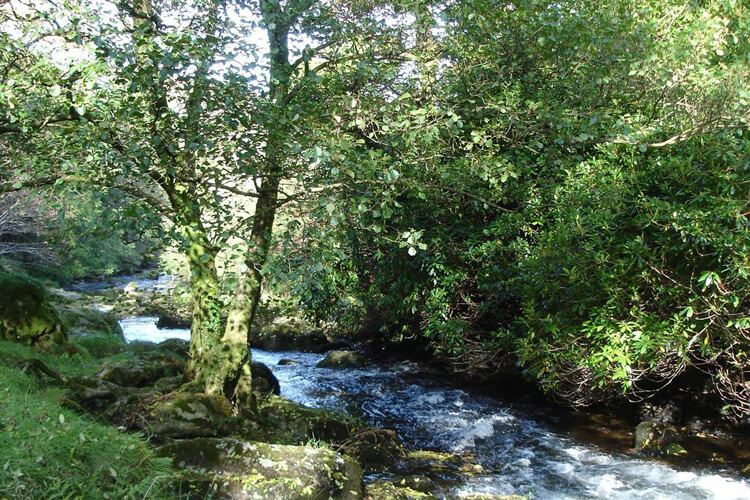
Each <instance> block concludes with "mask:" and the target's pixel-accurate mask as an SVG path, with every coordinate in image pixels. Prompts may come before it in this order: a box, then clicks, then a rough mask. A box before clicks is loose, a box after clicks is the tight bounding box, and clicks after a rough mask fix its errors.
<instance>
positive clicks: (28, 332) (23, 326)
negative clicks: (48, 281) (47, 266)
mask: <svg viewBox="0 0 750 500" xmlns="http://www.w3.org/2000/svg"><path fill="white" fill-rule="evenodd" d="M0 291H1V292H0V339H4V340H11V341H14V342H20V343H23V344H26V345H35V346H38V347H43V348H48V349H49V348H52V347H54V346H55V345H59V344H64V343H65V342H66V341H67V339H68V330H67V328H66V327H65V324H64V323H63V320H62V318H61V317H60V314H59V312H58V311H57V309H56V308H55V307H54V306H53V305H52V303H51V302H50V301H49V297H48V295H47V293H46V291H45V289H44V287H43V286H42V284H41V283H39V282H38V281H36V280H34V279H31V278H28V277H26V276H22V275H20V274H13V273H9V272H5V271H0Z"/></svg>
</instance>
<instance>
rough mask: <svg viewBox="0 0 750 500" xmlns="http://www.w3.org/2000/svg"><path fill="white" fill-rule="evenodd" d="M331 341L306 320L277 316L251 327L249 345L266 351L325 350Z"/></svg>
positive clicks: (328, 349)
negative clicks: (267, 321)
mask: <svg viewBox="0 0 750 500" xmlns="http://www.w3.org/2000/svg"><path fill="white" fill-rule="evenodd" d="M333 345H334V344H333V342H332V341H331V339H329V338H328V337H327V336H326V335H324V334H323V333H322V332H320V331H317V330H315V328H314V327H313V326H312V325H310V324H308V323H307V322H305V321H303V320H300V319H298V318H293V317H286V316H282V317H278V318H275V319H274V320H273V321H271V322H269V323H266V324H262V325H260V326H259V327H257V328H253V330H252V331H251V333H250V346H251V347H255V348H258V349H264V350H266V351H294V350H297V351H302V352H318V353H322V352H327V351H330V350H331V349H333Z"/></svg>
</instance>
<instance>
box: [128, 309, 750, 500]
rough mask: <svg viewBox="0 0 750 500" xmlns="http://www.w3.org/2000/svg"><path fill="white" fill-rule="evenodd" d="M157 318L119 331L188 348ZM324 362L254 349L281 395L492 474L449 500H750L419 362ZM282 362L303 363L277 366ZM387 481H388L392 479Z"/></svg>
mask: <svg viewBox="0 0 750 500" xmlns="http://www.w3.org/2000/svg"><path fill="white" fill-rule="evenodd" d="M155 320H156V318H133V319H126V320H123V321H122V322H121V324H122V327H123V331H124V333H125V336H126V339H127V340H128V341H133V340H146V341H154V342H159V341H161V340H165V339H167V338H181V339H186V340H187V339H188V338H189V332H188V330H180V329H174V330H168V329H163V330H159V329H157V328H156V325H155ZM322 357H323V356H322V355H319V354H308V353H302V352H296V351H292V352H266V351H262V350H254V351H253V358H254V360H256V361H261V362H263V363H265V364H267V365H268V366H269V367H271V368H272V370H273V372H274V374H275V375H276V376H277V377H278V379H279V382H280V384H281V394H282V396H285V397H287V398H289V399H292V400H294V401H297V402H299V403H303V404H305V405H308V406H312V407H316V408H327V409H331V410H341V411H345V412H349V413H352V414H356V415H360V416H362V417H364V418H365V419H366V420H368V421H369V422H370V423H372V424H376V425H378V426H382V427H385V428H390V429H394V430H396V432H397V433H398V434H399V436H400V437H401V438H402V440H403V441H404V443H405V444H406V445H407V446H408V447H409V448H412V449H429V450H434V451H442V452H450V453H457V454H470V455H473V460H474V461H475V462H477V463H479V464H480V465H481V466H482V468H483V469H484V471H485V472H483V473H479V474H474V475H465V476H461V478H460V479H459V480H458V481H456V482H455V484H453V485H452V492H451V494H452V495H454V496H455V497H459V498H460V497H463V496H468V495H471V494H478V493H484V494H493V495H503V494H529V495H530V497H531V498H533V499H534V500H542V499H555V500H558V499H559V500H565V499H584V498H598V499H613V500H615V499H617V500H625V499H652V500H657V499H664V500H667V499H669V500H682V499H685V500H687V499H717V500H733V499H750V486H749V485H748V484H747V481H745V480H742V479H739V478H737V477H736V473H732V472H730V471H729V470H722V469H721V468H710V467H708V466H697V465H686V466H684V467H678V466H675V465H670V464H666V463H662V462H659V461H656V460H646V459H642V458H639V457H636V456H633V455H631V454H628V453H622V452H617V451H612V450H607V449H604V448H603V447H601V446H599V445H597V444H594V443H592V442H590V441H586V440H584V439H581V438H579V437H575V435H574V434H573V433H570V432H564V431H561V430H559V429H557V428H555V426H553V425H550V423H549V421H548V419H545V418H543V416H540V415H539V412H538V409H537V411H532V410H531V409H528V408H524V407H523V406H520V405H513V404H509V403H504V402H503V401H500V400H497V399H494V398H491V397H488V396H485V395H482V394H477V393H474V392H470V391H468V390H464V389H461V388H457V387H454V386H452V385H451V384H450V383H448V381H445V380H439V379H435V378H434V377H428V376H420V375H418V374H417V373H418V372H420V369H419V368H420V367H419V366H418V365H416V364H414V363H412V362H408V361H404V362H395V363H390V364H379V365H370V366H367V367H364V368H358V369H346V370H331V369H325V368H316V367H315V365H316V364H317V362H318V361H320V359H322ZM281 359H291V360H294V361H297V363H296V364H290V365H285V366H279V365H278V364H277V363H278V362H279V360H281ZM386 474H387V473H386Z"/></svg>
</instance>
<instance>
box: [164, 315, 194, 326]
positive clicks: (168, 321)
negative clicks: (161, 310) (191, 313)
mask: <svg viewBox="0 0 750 500" xmlns="http://www.w3.org/2000/svg"><path fill="white" fill-rule="evenodd" d="M192 324H193V321H192V319H191V318H183V317H180V316H172V315H169V314H165V315H161V316H159V319H158V320H157V321H156V328H190V326H191V325H192Z"/></svg>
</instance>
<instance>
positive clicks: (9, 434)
mask: <svg viewBox="0 0 750 500" xmlns="http://www.w3.org/2000/svg"><path fill="white" fill-rule="evenodd" d="M32 357H38V358H40V359H42V360H43V361H44V362H45V363H47V364H48V365H49V366H50V367H52V368H54V369H57V370H59V371H60V372H62V373H64V374H65V375H90V374H92V373H94V372H95V371H96V370H97V369H98V368H99V367H100V364H99V363H97V362H96V361H95V360H93V359H92V358H91V357H89V356H87V355H85V353H84V355H81V354H75V355H73V356H68V355H63V356H52V355H43V354H39V353H37V352H35V351H33V350H32V349H30V348H27V347H25V346H21V345H18V344H13V343H10V342H4V341H0V378H1V379H2V380H3V382H4V384H3V388H0V450H3V453H2V455H0V499H2V500H4V499H8V500H10V499H40V498H44V499H89V498H90V499H101V498H112V499H129V498H130V499H136V498H137V499H144V498H150V499H155V498H170V497H173V496H174V495H172V494H170V492H169V488H170V486H171V485H172V484H173V480H174V473H173V471H172V470H171V467H170V466H169V461H168V460H164V459H160V458H156V457H154V455H153V453H152V450H151V448H150V447H149V446H148V444H147V443H146V442H145V441H144V440H143V439H142V438H140V437H139V436H137V435H133V434H126V433H124V432H121V431H119V430H117V429H115V428H113V427H111V426H108V425H106V424H103V423H100V422H96V421H94V420H92V419H90V418H88V417H85V416H82V415H79V414H77V413H75V412H74V411H72V410H70V409H68V408H65V407H63V406H62V405H61V400H62V398H63V393H64V389H63V388H61V387H59V386H57V385H54V384H47V383H45V382H44V381H40V380H38V379H37V378H36V377H35V376H34V375H29V374H26V373H23V372H22V371H21V370H20V368H19V361H21V360H23V359H28V358H32Z"/></svg>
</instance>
